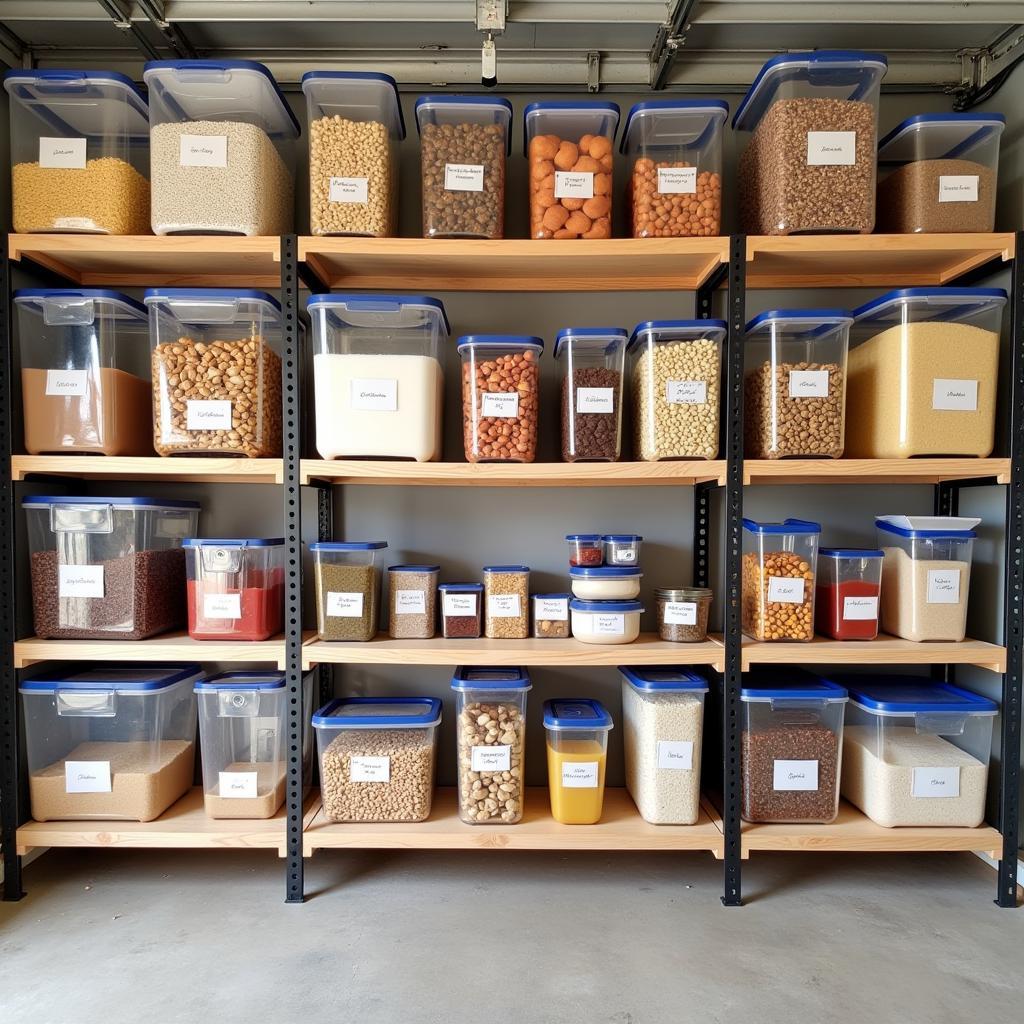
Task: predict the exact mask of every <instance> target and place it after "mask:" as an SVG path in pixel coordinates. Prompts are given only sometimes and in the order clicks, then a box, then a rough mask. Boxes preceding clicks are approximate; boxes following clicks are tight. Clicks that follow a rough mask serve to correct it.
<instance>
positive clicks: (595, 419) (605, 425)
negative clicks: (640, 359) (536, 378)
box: [555, 327, 629, 462]
mask: <svg viewBox="0 0 1024 1024" xmlns="http://www.w3.org/2000/svg"><path fill="white" fill-rule="evenodd" d="M628 340H629V335H627V334H626V332H625V331H624V330H622V328H620V327H566V328H565V330H562V331H559V332H558V336H557V338H556V339H555V358H556V359H558V360H561V359H563V358H564V359H565V372H564V373H563V375H562V401H561V405H562V461H563V462H618V461H619V454H620V452H621V450H622V394H623V368H624V366H625V360H626V343H627V341H628Z"/></svg>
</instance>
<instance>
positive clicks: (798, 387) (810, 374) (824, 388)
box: [789, 370, 828, 398]
mask: <svg viewBox="0 0 1024 1024" xmlns="http://www.w3.org/2000/svg"><path fill="white" fill-rule="evenodd" d="M789 397H790V398H828V370H790V371H789Z"/></svg>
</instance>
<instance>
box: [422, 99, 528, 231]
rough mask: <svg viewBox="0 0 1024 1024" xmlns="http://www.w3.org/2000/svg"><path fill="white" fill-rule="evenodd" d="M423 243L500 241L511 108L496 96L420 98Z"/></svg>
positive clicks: (510, 134)
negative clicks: (435, 239) (435, 240)
mask: <svg viewBox="0 0 1024 1024" xmlns="http://www.w3.org/2000/svg"><path fill="white" fill-rule="evenodd" d="M415 110H416V127H417V128H418V129H419V133H420V154H421V168H422V170H421V185H422V191H423V237H424V238H503V237H504V232H505V162H506V159H507V156H508V154H509V153H510V152H511V150H512V133H511V130H510V128H511V124H512V104H511V103H509V101H508V100H506V99H502V98H501V97H499V96H421V97H420V98H419V99H418V100H417V101H416V107H415Z"/></svg>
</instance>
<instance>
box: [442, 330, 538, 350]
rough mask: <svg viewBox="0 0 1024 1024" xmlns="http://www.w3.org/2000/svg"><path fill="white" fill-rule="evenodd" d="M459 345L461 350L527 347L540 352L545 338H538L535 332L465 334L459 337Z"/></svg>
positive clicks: (526, 348) (517, 348)
mask: <svg viewBox="0 0 1024 1024" xmlns="http://www.w3.org/2000/svg"><path fill="white" fill-rule="evenodd" d="M457 345H458V348H457V351H459V352H464V351H465V350H466V349H472V348H482V349H497V350H505V349H512V350H513V351H518V350H519V349H525V350H527V351H531V352H536V353H538V354H540V353H541V352H543V351H544V339H543V338H538V337H537V336H536V335H535V334H464V335H463V336H462V337H461V338H459V340H458V343H457Z"/></svg>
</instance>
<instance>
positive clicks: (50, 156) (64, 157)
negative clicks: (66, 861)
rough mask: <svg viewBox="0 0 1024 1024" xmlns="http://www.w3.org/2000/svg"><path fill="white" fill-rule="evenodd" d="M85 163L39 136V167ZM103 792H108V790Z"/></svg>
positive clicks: (71, 147)
mask: <svg viewBox="0 0 1024 1024" xmlns="http://www.w3.org/2000/svg"><path fill="white" fill-rule="evenodd" d="M85 163H86V159H85V139H48V138H40V140H39V166H40V167H69V168H72V169H73V170H77V171H80V170H82V169H83V168H84V167H85ZM68 792H71V791H70V790H69V791H68ZM103 792H107V793H109V792H110V790H104V791H103Z"/></svg>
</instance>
